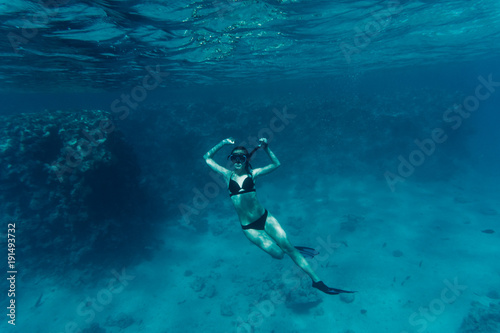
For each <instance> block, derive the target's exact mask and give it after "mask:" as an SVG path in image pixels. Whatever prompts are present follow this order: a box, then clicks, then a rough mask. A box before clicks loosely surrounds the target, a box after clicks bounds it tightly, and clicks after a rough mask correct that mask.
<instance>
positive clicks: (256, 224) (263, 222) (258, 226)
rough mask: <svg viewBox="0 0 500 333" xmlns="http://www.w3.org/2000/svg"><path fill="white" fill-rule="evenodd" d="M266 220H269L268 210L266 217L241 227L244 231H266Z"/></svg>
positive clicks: (263, 216)
mask: <svg viewBox="0 0 500 333" xmlns="http://www.w3.org/2000/svg"><path fill="white" fill-rule="evenodd" d="M266 220H267V209H266V211H265V212H264V215H262V216H261V217H259V219H258V220H257V221H254V222H252V223H250V224H247V225H242V226H241V227H242V228H243V230H247V229H255V230H264V227H265V226H266Z"/></svg>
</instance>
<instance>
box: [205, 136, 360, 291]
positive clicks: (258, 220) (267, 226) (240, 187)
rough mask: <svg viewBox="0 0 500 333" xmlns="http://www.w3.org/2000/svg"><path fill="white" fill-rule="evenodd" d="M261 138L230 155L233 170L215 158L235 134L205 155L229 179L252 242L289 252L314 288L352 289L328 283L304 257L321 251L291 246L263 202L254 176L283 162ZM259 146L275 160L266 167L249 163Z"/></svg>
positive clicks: (279, 255)
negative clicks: (329, 285)
mask: <svg viewBox="0 0 500 333" xmlns="http://www.w3.org/2000/svg"><path fill="white" fill-rule="evenodd" d="M259 141H260V145H259V146H258V147H257V148H255V149H254V150H253V151H252V152H251V153H248V150H247V149H246V148H245V147H242V146H238V147H236V148H234V149H233V151H232V152H231V155H229V156H228V159H230V160H231V162H233V166H234V171H231V170H228V169H226V168H224V167H222V166H221V165H219V164H217V163H216V162H215V161H214V160H213V158H212V157H213V155H214V154H215V153H217V152H218V151H219V150H220V149H221V148H222V147H223V146H225V145H233V144H234V139H233V138H228V139H225V140H222V141H221V142H219V143H218V144H217V145H216V146H215V147H213V148H212V149H210V150H209V151H208V153H206V154H205V155H204V156H203V157H204V158H205V161H206V162H207V164H208V165H209V166H210V167H211V168H212V169H213V170H214V171H216V172H217V173H219V174H221V175H222V176H223V177H224V179H225V180H226V181H227V184H228V189H229V196H230V197H231V201H232V202H233V205H234V208H235V209H236V212H237V213H238V217H239V219H240V222H241V227H242V228H243V232H244V233H245V235H246V236H247V238H248V239H249V240H250V241H251V242H252V243H254V244H255V245H257V246H258V247H260V248H261V249H262V250H264V251H265V252H267V253H269V254H270V255H271V256H272V257H273V258H276V259H283V256H284V255H285V253H286V254H288V255H289V256H290V258H292V260H293V261H294V262H295V264H297V266H299V267H300V268H301V269H302V270H303V271H304V272H305V273H306V274H307V275H309V277H310V278H311V279H312V286H313V287H314V288H317V289H319V290H321V291H322V292H324V293H327V294H330V295H337V294H340V293H352V291H346V290H341V289H336V288H330V287H328V286H327V285H325V284H324V283H323V281H321V279H320V278H319V277H318V275H316V273H315V272H314V271H313V270H312V268H311V266H310V265H309V263H308V262H307V261H306V259H305V258H304V255H305V256H308V257H314V255H316V254H318V253H317V252H316V251H315V250H314V249H311V248H306V247H294V246H292V244H291V243H290V241H289V240H288V238H287V236H286V233H285V231H284V230H283V228H281V225H280V224H279V223H278V221H277V220H276V218H275V217H274V216H273V215H271V214H270V213H269V212H268V211H267V210H266V209H264V207H263V206H262V205H261V204H260V202H259V200H258V199H257V194H256V192H255V179H257V178H258V177H260V176H263V175H265V174H268V173H270V172H272V171H274V170H275V169H276V168H278V167H279V166H280V162H279V160H278V158H276V156H275V155H274V153H273V152H272V151H271V150H270V149H269V147H268V145H267V139H265V138H261V139H260V140H259ZM260 147H262V148H263V149H264V151H265V152H266V153H267V155H268V156H269V158H270V159H271V162H272V163H271V164H269V165H267V166H265V167H263V168H257V169H252V167H251V165H250V163H249V161H250V158H251V157H252V154H253V153H254V152H255V151H256V150H257V149H259V148H260Z"/></svg>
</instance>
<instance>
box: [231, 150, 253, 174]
mask: <svg viewBox="0 0 500 333" xmlns="http://www.w3.org/2000/svg"><path fill="white" fill-rule="evenodd" d="M259 148H260V146H257V147H255V148H254V149H253V150H252V152H250V153H248V150H247V149H246V148H245V147H243V146H238V147H236V148H234V149H233V150H232V151H231V155H232V154H233V153H234V152H235V151H238V150H241V151H243V152H244V154H243V155H245V156H246V157H247V161H246V162H245V170H246V172H247V173H251V172H252V165H251V164H250V159H251V158H252V155H253V154H254V153H255V152H256V151H257V149H259ZM231 155H230V156H231Z"/></svg>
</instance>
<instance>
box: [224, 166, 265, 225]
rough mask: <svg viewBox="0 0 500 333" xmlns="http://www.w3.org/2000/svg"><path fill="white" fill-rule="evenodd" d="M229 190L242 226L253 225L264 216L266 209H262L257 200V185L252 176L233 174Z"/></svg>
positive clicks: (229, 181) (229, 182)
mask: <svg viewBox="0 0 500 333" xmlns="http://www.w3.org/2000/svg"><path fill="white" fill-rule="evenodd" d="M233 182H235V183H233ZM228 188H229V190H230V194H232V195H231V201H232V202H233V206H234V208H235V209H236V213H237V214H238V217H239V218H240V222H241V224H242V225H247V224H249V223H252V222H254V221H256V220H257V219H259V217H261V216H262V215H263V214H264V212H265V210H264V207H262V205H261V204H260V202H259V200H258V199H257V193H256V192H255V183H254V180H253V178H252V175H250V174H243V175H237V174H235V173H231V175H230V176H229V179H228ZM231 190H232V192H231ZM238 190H239V191H238ZM239 192H244V193H239ZM238 193H239V194H238Z"/></svg>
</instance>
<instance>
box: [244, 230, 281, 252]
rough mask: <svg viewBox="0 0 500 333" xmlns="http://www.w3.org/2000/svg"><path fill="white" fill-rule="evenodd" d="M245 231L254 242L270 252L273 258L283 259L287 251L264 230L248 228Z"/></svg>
mask: <svg viewBox="0 0 500 333" xmlns="http://www.w3.org/2000/svg"><path fill="white" fill-rule="evenodd" d="M243 232H244V234H245V236H247V238H248V239H249V240H250V241H251V242H252V243H254V244H255V245H257V246H258V247H260V248H261V249H262V250H264V251H265V252H267V253H269V254H270V255H271V256H272V257H273V258H275V259H283V257H284V255H285V252H283V250H282V249H281V248H280V247H279V246H278V245H277V244H276V243H275V242H274V240H273V239H272V238H271V237H269V235H268V234H267V233H266V232H265V231H264V230H255V229H247V230H243Z"/></svg>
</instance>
